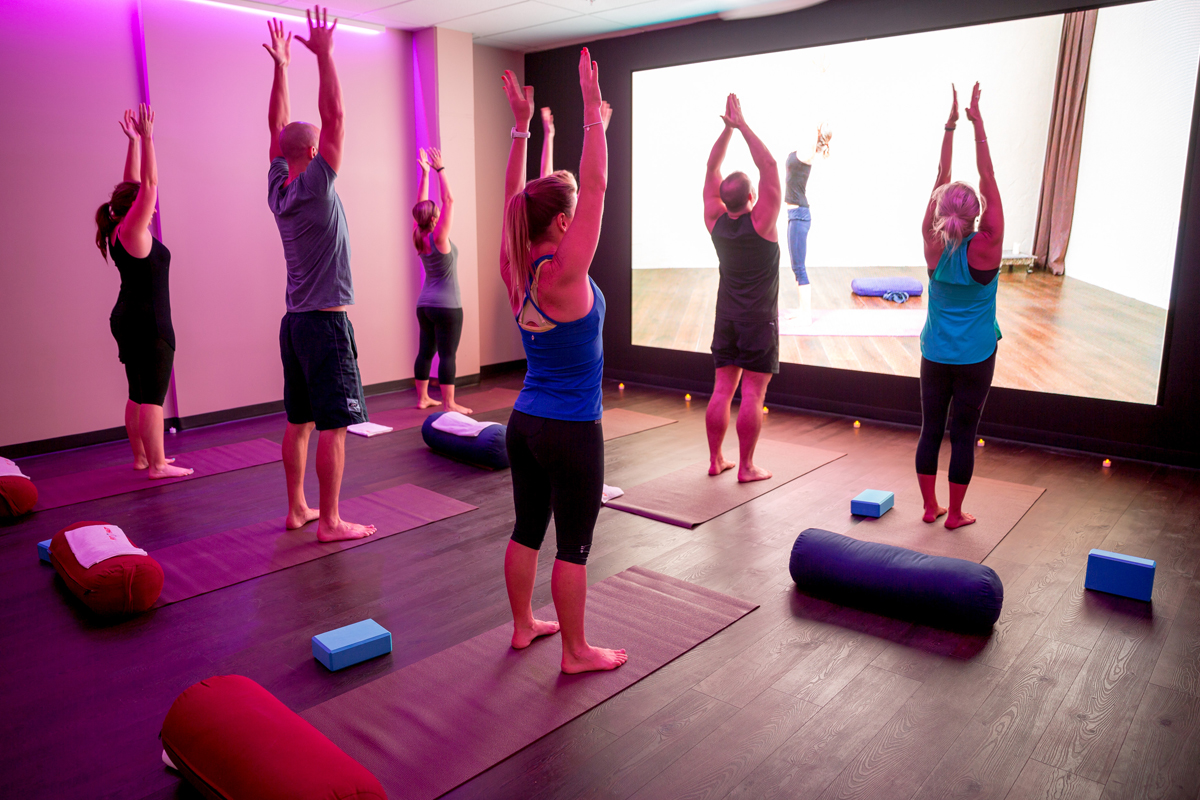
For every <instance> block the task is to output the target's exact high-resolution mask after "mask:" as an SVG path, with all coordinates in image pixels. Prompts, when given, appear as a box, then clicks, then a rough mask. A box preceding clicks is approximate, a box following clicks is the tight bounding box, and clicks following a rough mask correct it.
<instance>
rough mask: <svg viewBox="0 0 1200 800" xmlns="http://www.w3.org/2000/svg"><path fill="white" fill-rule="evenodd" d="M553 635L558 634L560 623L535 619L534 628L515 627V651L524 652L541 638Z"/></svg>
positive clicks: (513, 642)
mask: <svg viewBox="0 0 1200 800" xmlns="http://www.w3.org/2000/svg"><path fill="white" fill-rule="evenodd" d="M552 633H558V623H557V622H550V621H549V620H544V619H535V620H534V621H533V627H532V628H518V627H517V626H516V625H515V624H514V625H513V638H512V646H513V650H524V649H525V648H526V647H529V644H530V643H531V642H532V641H533V640H534V639H536V638H538V637H539V636H549V635H550V634H552Z"/></svg>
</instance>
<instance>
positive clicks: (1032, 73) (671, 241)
mask: <svg viewBox="0 0 1200 800" xmlns="http://www.w3.org/2000/svg"><path fill="white" fill-rule="evenodd" d="M1061 31H1062V16H1061V15H1053V16H1046V17H1037V18H1034V19H1026V20H1018V21H1014V22H1003V23H993V24H989V25H979V26H972V27H967V28H957V29H952V30H944V31H935V32H932V33H920V34H910V35H907V36H897V37H892V38H886V39H875V40H871V41H864V42H849V43H845V44H837V45H827V46H822V47H811V48H805V49H801V50H791V51H786V52H781V53H768V54H764V55H757V56H746V57H742V58H734V59H727V60H722V61H709V62H704V63H699V64H688V65H683V66H678V67H665V68H661V69H655V70H645V71H641V72H635V73H634V74H633V239H632V243H633V262H632V265H633V268H634V269H662V268H686V267H711V268H716V266H717V258H716V254H715V252H714V251H713V247H712V243H711V241H710V240H709V237H708V234H707V232H706V231H705V229H704V221H703V203H702V200H701V190H702V188H703V183H704V166H705V162H706V160H707V158H708V153H709V151H710V150H711V148H712V145H713V142H714V141H715V140H716V138H717V135H718V134H719V133H720V132H721V121H720V119H719V116H720V114H721V112H722V111H723V110H724V107H725V96H726V95H727V94H728V93H729V92H736V93H737V95H738V97H739V98H740V99H741V102H742V110H743V111H744V113H745V115H746V119H747V121H748V122H749V124H750V126H751V127H752V128H753V129H754V131H755V133H757V134H758V135H759V137H760V138H761V139H762V140H763V142H764V143H765V144H766V145H767V147H768V148H770V150H771V152H772V154H773V155H774V156H775V158H776V160H777V161H778V164H779V169H780V172H781V174H782V171H783V163H784V159H785V158H786V156H787V154H788V153H789V152H790V151H792V150H797V149H800V150H803V149H804V148H805V147H810V148H811V143H812V140H813V139H815V136H816V129H817V125H818V124H819V123H821V122H826V123H827V124H829V125H831V126H832V128H833V131H834V136H833V143H832V155H831V157H830V158H829V159H827V160H822V159H820V158H819V157H818V159H817V161H816V163H815V164H814V166H813V170H812V176H811V178H810V179H809V183H808V198H809V202H810V204H811V207H812V218H813V222H812V231H811V233H810V234H809V238H808V259H807V260H808V265H809V266H810V267H875V266H918V265H921V264H923V263H924V259H923V257H922V249H921V233H920V225H921V217H922V215H923V213H924V210H925V204H926V203H927V202H928V199H929V192H930V190H931V189H932V187H933V182H934V177H935V175H936V173H937V160H938V150H939V148H940V146H941V140H942V126H943V124H944V123H945V120H946V115H947V113H948V112H949V110H950V84H951V83H952V82H953V83H955V84H956V85H957V86H958V90H959V105H960V109H962V110H964V111H965V109H966V106H967V103H968V101H969V100H970V93H971V86H972V84H973V83H974V82H975V81H977V80H978V81H980V82H981V84H982V87H983V98H982V101H981V104H980V105H981V108H982V110H983V117H984V122H985V124H986V126H987V134H988V143H989V144H990V145H991V152H992V159H993V162H994V164H995V168H996V178H997V181H998V182H999V185H1000V194H1001V198H1002V199H1003V202H1004V211H1005V247H1006V248H1008V247H1011V246H1012V245H1013V244H1018V243H1019V244H1020V245H1021V248H1022V250H1024V251H1028V250H1029V249H1030V245H1031V242H1032V240H1033V228H1034V221H1035V217H1036V215H1037V202H1038V193H1039V191H1040V187H1041V178H1042V165H1043V162H1044V159H1045V149H1046V135H1047V130H1048V128H1049V123H1050V110H1051V105H1052V100H1053V96H1054V77H1055V70H1056V66H1057V61H1058V46H1059V38H1060V35H1061ZM735 170H743V171H745V172H746V173H747V174H749V175H750V176H751V178H752V179H756V176H757V171H756V170H755V169H754V164H753V161H752V160H751V159H750V153H749V151H748V150H747V148H746V146H745V144H744V142H743V141H742V139H741V137H740V136H739V135H737V134H735V135H734V138H733V142H732V144H731V145H730V148H729V153H728V155H727V157H726V159H725V164H724V172H725V174H729V173H730V172H733V171H735ZM953 174H954V178H955V179H958V180H966V181H969V182H970V183H972V184H977V183H978V173H977V172H976V169H975V145H974V139H973V136H972V131H971V125H970V123H969V122H968V121H967V120H966V115H965V113H964V114H963V115H962V118H961V119H960V120H959V129H958V134H957V137H956V139H955V154H954V167H953ZM786 225H787V215H786V214H781V215H780V221H779V241H780V242H785V241H786V238H787V237H786ZM786 258H787V256H786V253H785V254H784V260H785V261H786Z"/></svg>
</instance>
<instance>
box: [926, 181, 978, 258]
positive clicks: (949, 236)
mask: <svg viewBox="0 0 1200 800" xmlns="http://www.w3.org/2000/svg"><path fill="white" fill-rule="evenodd" d="M933 204H934V208H933V233H934V234H935V235H937V236H939V237H941V240H942V244H943V245H945V246H946V247H947V248H949V249H951V250H953V249H955V248H957V247H958V246H959V245H960V244H962V240H963V239H965V238H967V237H968V236H970V235H971V233H972V232H973V231H974V230H975V220H977V219H978V218H979V215H980V214H982V213H983V208H984V203H983V198H982V197H980V196H979V193H978V192H976V191H975V187H974V186H972V185H971V184H969V183H963V182H962V181H955V182H954V183H947V184H944V185H942V186H939V187H938V188H936V189H934V190H933Z"/></svg>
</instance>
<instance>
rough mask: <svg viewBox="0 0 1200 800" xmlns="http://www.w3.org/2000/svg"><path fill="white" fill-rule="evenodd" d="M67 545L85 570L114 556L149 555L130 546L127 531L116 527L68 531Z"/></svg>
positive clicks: (87, 527)
mask: <svg viewBox="0 0 1200 800" xmlns="http://www.w3.org/2000/svg"><path fill="white" fill-rule="evenodd" d="M67 544H68V545H70V546H71V552H72V553H74V554H75V560H76V561H78V562H79V566H81V567H83V568H84V569H90V568H91V567H92V566H94V565H96V564H99V563H100V562H101V561H104V560H105V559H107V558H112V557H113V556H144V555H148V554H147V553H146V551H145V550H143V549H141V548H140V547H134V546H133V545H132V544H130V542H129V537H127V536H126V535H125V531H123V530H121V529H120V528H118V527H117V526H116V525H86V526H84V527H82V528H75V529H74V530H70V531H67Z"/></svg>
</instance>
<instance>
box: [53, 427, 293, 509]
mask: <svg viewBox="0 0 1200 800" xmlns="http://www.w3.org/2000/svg"><path fill="white" fill-rule="evenodd" d="M173 455H174V456H175V458H176V459H177V460H176V462H175V463H176V464H178V465H179V466H181V467H191V468H192V469H194V470H195V472H193V473H192V474H191V475H187V476H185V477H182V478H163V479H162V480H156V481H152V480H150V479H149V478H148V477H146V470H144V469H142V470H136V469H134V468H133V467H132V466H131V465H129V464H118V465H116V466H113V467H105V468H103V469H93V470H88V471H87V472H76V473H74V474H73V475H60V476H58V477H57V478H47V479H45V480H35V481H34V483H35V484H36V485H37V488H38V502H37V505H36V506H35V507H34V511H45V510H46V509H49V508H58V507H59V506H69V505H72V504H74V503H84V502H87V501H88V500H98V499H100V498H101V497H112V496H113V495H115V494H125V493H126V492H139V491H141V490H143V489H153V488H154V487H156V486H165V485H167V484H170V483H179V482H180V481H194V480H196V479H197V478H204V477H207V476H209V475H217V474H219V473H222V472H231V471H233V470H235V469H244V468H246V467H257V466H259V465H260V464H270V463H271V462H272V461H281V460H283V456H282V454H281V450H280V447H279V444H278V443H277V442H272V441H271V440H270V439H251V440H250V441H248V442H237V443H236V444H223V445H221V446H220V447H207V448H205V449H203V450H193V451H191V452H190V453H174V454H173ZM32 477H34V478H36V476H32Z"/></svg>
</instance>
